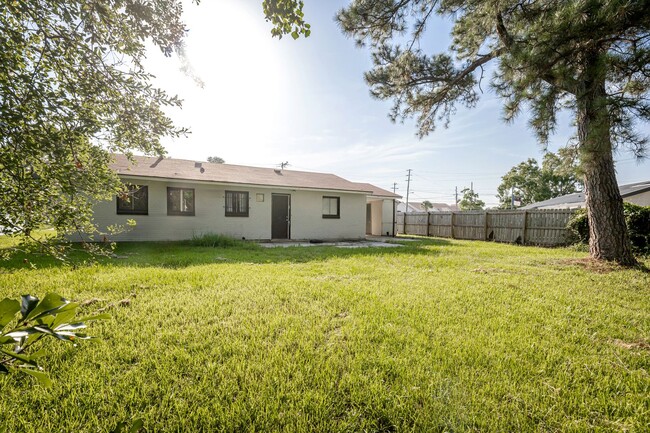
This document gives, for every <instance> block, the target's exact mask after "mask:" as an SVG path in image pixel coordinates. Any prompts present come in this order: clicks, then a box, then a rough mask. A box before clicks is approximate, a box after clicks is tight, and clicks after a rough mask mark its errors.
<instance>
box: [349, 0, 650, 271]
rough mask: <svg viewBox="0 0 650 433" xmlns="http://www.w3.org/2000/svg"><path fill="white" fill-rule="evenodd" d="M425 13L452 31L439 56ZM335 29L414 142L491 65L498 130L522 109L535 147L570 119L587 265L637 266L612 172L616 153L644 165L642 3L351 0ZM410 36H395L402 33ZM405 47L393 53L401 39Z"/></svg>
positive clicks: (475, 88)
mask: <svg viewBox="0 0 650 433" xmlns="http://www.w3.org/2000/svg"><path fill="white" fill-rule="evenodd" d="M434 14H437V15H440V16H442V17H445V18H450V19H452V20H453V21H454V27H453V30H452V37H453V41H452V44H451V46H450V48H449V50H448V51H447V52H443V53H438V54H427V53H425V52H424V51H423V50H422V48H420V47H421V45H420V43H419V42H420V41H421V40H422V39H423V37H424V35H426V27H427V24H428V23H429V21H430V20H431V17H432V16H434ZM338 21H339V23H340V25H341V27H342V29H343V31H344V32H345V33H346V34H348V35H350V36H352V37H354V38H355V39H356V41H357V42H358V43H359V44H365V43H368V44H370V46H371V49H372V59H373V64H374V66H373V68H372V70H371V71H369V72H367V73H366V81H367V82H368V84H369V86H370V89H371V90H370V91H371V94H372V95H373V96H374V97H376V98H379V99H392V100H393V101H394V106H393V109H392V111H391V114H390V116H391V118H392V119H393V120H396V119H404V118H406V117H416V120H417V126H418V134H419V135H420V136H424V135H426V134H428V133H429V132H430V131H432V130H433V129H434V128H435V126H436V124H438V123H439V122H442V123H443V124H445V125H446V124H447V123H448V122H449V120H450V116H451V115H452V114H454V112H455V110H456V106H457V104H461V105H465V106H467V107H474V106H475V105H476V102H477V101H478V98H479V91H480V89H481V83H482V81H483V77H484V70H485V67H486V66H488V64H490V63H491V62H492V63H493V64H494V70H495V71H496V72H495V74H494V76H493V79H492V80H491V81H490V82H491V85H492V86H493V88H494V89H495V91H496V93H497V94H498V95H499V96H501V97H502V98H503V99H504V100H505V104H504V108H505V109H504V116H505V120H507V121H511V120H513V119H514V118H515V117H516V116H517V114H518V113H519V112H520V111H521V110H522V108H526V107H527V108H529V110H530V113H531V118H530V126H531V127H532V129H533V130H534V131H535V133H536V135H537V137H538V138H539V140H540V142H541V143H542V144H545V143H547V142H548V139H549V136H550V135H551V134H552V133H553V131H554V128H555V125H556V121H557V113H558V111H560V110H562V109H567V110H570V112H571V113H572V114H573V117H574V120H575V124H576V126H577V128H576V129H577V133H576V136H577V149H578V154H579V160H580V168H581V171H582V173H583V180H584V184H585V190H586V202H587V203H586V206H587V213H588V216H589V221H590V230H591V236H590V252H591V256H592V257H593V258H595V259H604V260H614V261H617V262H619V263H621V264H625V265H631V264H634V263H636V261H635V259H634V257H633V255H632V253H631V250H630V241H629V238H628V235H627V232H626V229H625V221H624V218H623V203H622V200H621V197H620V194H619V190H618V186H617V183H616V175H615V171H614V161H613V157H612V150H613V148H614V146H627V147H629V148H630V149H631V150H633V151H634V152H635V154H636V155H638V156H641V155H643V152H644V150H645V145H646V142H647V138H646V137H643V136H640V135H638V134H637V133H636V131H635V125H636V123H637V122H639V121H648V120H649V119H650V104H649V103H648V93H649V92H648V90H649V88H650V73H648V63H649V61H650V32H649V27H650V2H646V1H623V0H564V1H545V2H530V1H521V0H480V1H478V0H449V1H444V2H437V1H433V2H430V1H422V0H403V1H399V2H395V1H392V0H374V1H368V0H354V1H352V3H351V4H350V5H349V6H348V7H346V8H345V9H343V10H341V11H340V12H339V14H338ZM407 31H408V35H407V37H406V38H404V33H406V32H407ZM405 39H406V40H407V42H406V44H405V45H403V46H401V45H399V44H398V42H397V41H398V40H400V41H404V40H405Z"/></svg>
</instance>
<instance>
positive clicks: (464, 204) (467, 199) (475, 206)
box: [458, 188, 485, 210]
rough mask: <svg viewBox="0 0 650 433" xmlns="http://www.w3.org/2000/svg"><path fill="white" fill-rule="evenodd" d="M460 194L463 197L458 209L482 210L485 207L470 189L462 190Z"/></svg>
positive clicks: (476, 194)
mask: <svg viewBox="0 0 650 433" xmlns="http://www.w3.org/2000/svg"><path fill="white" fill-rule="evenodd" d="M461 194H463V197H462V198H461V199H460V201H459V202H458V208H459V209H460V210H483V208H484V207H485V202H484V201H483V200H480V199H479V198H478V193H476V192H474V191H473V190H472V189H470V188H464V189H463V190H462V191H461Z"/></svg>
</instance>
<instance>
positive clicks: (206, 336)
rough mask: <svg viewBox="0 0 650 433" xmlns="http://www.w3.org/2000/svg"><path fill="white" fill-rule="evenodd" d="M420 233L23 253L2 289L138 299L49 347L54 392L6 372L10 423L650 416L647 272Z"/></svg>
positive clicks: (594, 424) (336, 424) (299, 425)
mask: <svg viewBox="0 0 650 433" xmlns="http://www.w3.org/2000/svg"><path fill="white" fill-rule="evenodd" d="M404 244H405V246H403V247H401V248H366V249H337V248H334V247H322V246H319V247H310V248H275V249H263V248H250V247H248V246H241V245H235V246H233V247H229V248H211V247H197V246H192V245H188V244H178V243H168V244H165V243H158V244H122V245H119V247H118V249H117V251H116V255H117V256H116V257H117V258H113V259H101V260H100V263H98V264H95V265H91V266H84V267H80V268H78V269H76V270H73V269H70V268H67V267H62V266H61V265H60V264H57V263H55V262H54V261H50V260H48V259H45V258H38V259H36V265H37V269H30V268H29V267H28V266H27V265H26V264H25V263H24V261H23V260H22V258H21V257H17V258H16V259H15V260H13V261H12V262H7V263H5V264H4V270H0V297H4V296H9V297H17V296H18V295H20V294H22V293H25V292H30V293H33V294H37V295H43V294H45V293H46V292H49V291H55V292H58V293H61V294H63V295H65V296H68V297H70V298H72V299H75V300H79V301H83V300H87V299H92V298H97V299H99V301H97V302H96V303H95V304H92V305H90V306H88V307H85V308H84V311H86V312H88V313H90V312H93V311H94V310H96V309H98V308H102V307H104V306H106V305H108V304H110V303H114V302H116V301H119V300H121V299H124V298H128V299H130V301H131V302H130V304H129V305H128V306H122V307H114V308H111V309H110V310H109V312H110V313H111V314H112V319H111V320H109V321H106V322H103V323H97V324H93V325H92V328H91V329H90V331H91V334H93V335H97V336H99V337H101V339H99V340H97V341H95V342H90V343H84V344H81V345H80V346H79V347H78V348H73V347H72V346H70V345H66V344H61V343H59V344H56V342H54V343H53V344H48V350H49V351H50V353H51V354H50V355H49V356H47V357H46V358H45V359H43V361H42V363H43V365H45V366H46V369H47V370H48V371H49V373H50V375H51V377H52V379H53V381H54V386H53V387H52V388H49V389H48V388H43V387H41V386H40V385H36V384H35V382H34V381H33V380H31V379H29V378H23V377H17V376H11V377H0V395H1V396H2V398H0V430H2V428H3V427H4V428H5V429H6V431H7V432H42V431H75V432H77V431H79V432H106V431H109V430H110V429H111V428H113V427H114V426H115V425H116V424H117V423H118V422H119V421H122V420H125V419H128V418H131V417H134V416H135V417H142V418H143V420H144V422H145V426H146V428H147V429H148V431H152V432H178V431H192V432H201V431H206V432H212V431H215V432H216V431H224V432H240V431H242V432H249V431H250V432H253V431H262V432H275V431H284V432H307V431H314V432H357V431H367V432H393V431H395V432H424V431H426V432H445V431H448V432H458V431H476V432H478V431H480V432H508V431H513V432H514V431H517V432H532V431H535V432H541V431H544V432H546V431H563V432H564V431H567V432H573V431H575V432H592V431H630V432H643V431H648V430H650V399H649V398H648V396H649V395H650V350H649V346H648V342H649V340H650V274H649V273H647V272H644V271H643V270H634V269H617V268H614V267H608V266H600V265H594V264H592V263H591V262H589V261H587V260H585V258H586V255H585V254H584V253H581V252H578V251H572V250H569V249H541V248H533V247H520V246H511V245H503V244H494V243H484V242H463V241H447V240H421V241H415V242H404ZM645 263H646V265H650V262H648V260H646V262H645Z"/></svg>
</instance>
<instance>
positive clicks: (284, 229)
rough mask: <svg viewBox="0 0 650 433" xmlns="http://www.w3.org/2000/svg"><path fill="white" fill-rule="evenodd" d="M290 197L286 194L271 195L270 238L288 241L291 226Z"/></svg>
mask: <svg viewBox="0 0 650 433" xmlns="http://www.w3.org/2000/svg"><path fill="white" fill-rule="evenodd" d="M290 206H291V196H290V195H288V194H272V195H271V238H272V239H289V226H290V224H291V219H290V215H291V212H290V211H289V210H290Z"/></svg>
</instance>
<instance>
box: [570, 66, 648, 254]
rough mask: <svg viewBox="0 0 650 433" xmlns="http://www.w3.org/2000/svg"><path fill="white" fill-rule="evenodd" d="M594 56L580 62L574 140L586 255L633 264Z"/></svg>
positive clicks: (599, 70)
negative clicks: (582, 191) (585, 219)
mask: <svg viewBox="0 0 650 433" xmlns="http://www.w3.org/2000/svg"><path fill="white" fill-rule="evenodd" d="M600 62H601V56H599V55H598V54H592V55H588V56H587V57H586V60H585V63H584V65H585V66H584V67H585V69H584V77H585V80H584V88H583V92H581V94H580V95H578V98H577V102H578V112H577V117H576V121H577V126H578V140H579V146H580V147H579V148H580V159H581V165H582V170H583V173H584V182H585V197H586V207H587V217H588V219H589V252H590V254H591V257H592V258H594V259H597V260H608V261H614V262H617V263H620V264H622V265H626V266H631V265H634V264H636V263H637V262H636V260H635V258H634V255H633V254H632V249H631V246H630V239H629V237H628V234H627V228H626V226H625V218H624V215H623V199H622V198H621V194H620V191H619V189H618V184H617V182H616V171H615V169H614V158H613V156H612V141H611V136H610V119H609V113H608V107H607V97H606V89H605V77H604V66H603V65H602V64H601V63H600Z"/></svg>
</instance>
